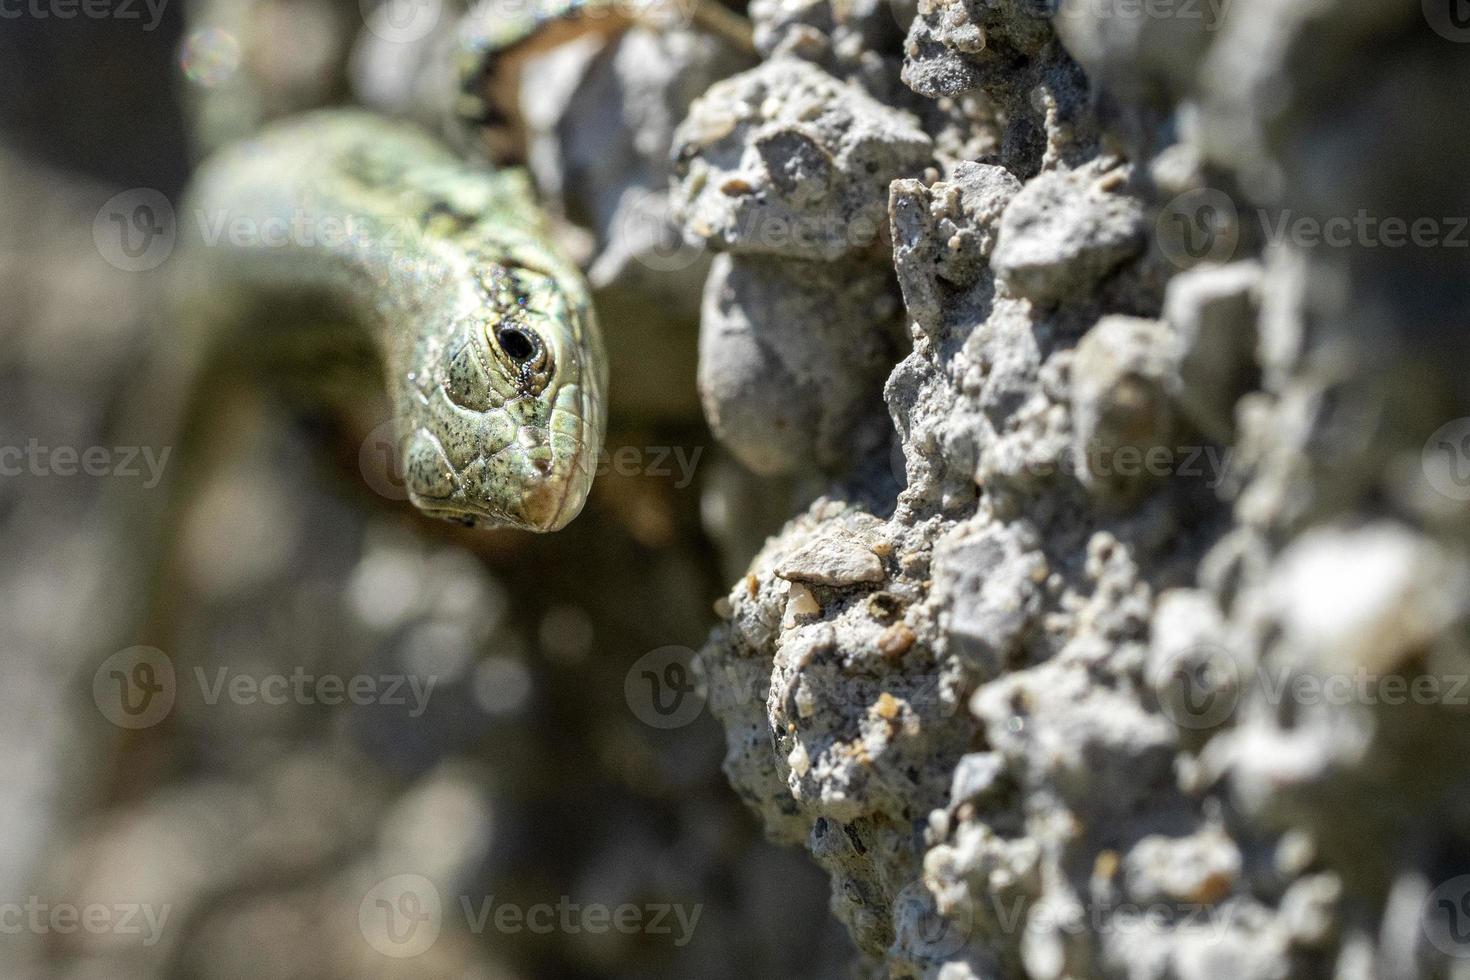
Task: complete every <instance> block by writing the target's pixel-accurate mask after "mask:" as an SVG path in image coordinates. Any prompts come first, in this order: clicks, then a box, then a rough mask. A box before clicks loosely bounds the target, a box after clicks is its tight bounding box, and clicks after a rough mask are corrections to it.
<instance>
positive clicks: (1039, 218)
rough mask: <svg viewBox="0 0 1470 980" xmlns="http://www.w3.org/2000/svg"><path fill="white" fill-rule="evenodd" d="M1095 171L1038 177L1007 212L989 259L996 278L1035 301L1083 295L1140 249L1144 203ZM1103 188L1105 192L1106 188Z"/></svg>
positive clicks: (1115, 179)
mask: <svg viewBox="0 0 1470 980" xmlns="http://www.w3.org/2000/svg"><path fill="white" fill-rule="evenodd" d="M1120 177H1121V175H1119V174H1112V175H1111V176H1109V175H1108V174H1107V172H1106V171H1103V170H1100V169H1099V168H1097V167H1087V168H1084V169H1082V170H1075V171H1053V172H1050V173H1044V174H1041V175H1040V176H1038V177H1037V178H1036V179H1034V180H1032V181H1031V182H1030V183H1028V184H1027V185H1026V186H1025V187H1024V188H1022V190H1021V192H1020V193H1019V194H1017V195H1016V196H1015V198H1014V199H1013V200H1012V201H1011V203H1010V205H1009V206H1008V207H1007V208H1006V211H1005V214H1004V215H1003V216H1002V217H1001V222H1000V240H999V241H998V242H997V244H996V246H995V252H994V254H993V255H992V256H991V260H990V261H991V264H992V265H993V266H994V267H995V271H996V273H997V274H998V275H999V277H1000V281H1001V282H1002V283H1004V284H1005V286H1006V288H1008V289H1009V290H1010V291H1011V292H1012V293H1014V294H1015V295H1017V296H1024V297H1025V298H1027V299H1030V300H1032V301H1033V302H1036V303H1042V304H1050V303H1056V302H1059V301H1061V300H1063V299H1064V298H1066V297H1068V296H1077V295H1083V294H1085V293H1086V292H1087V291H1088V290H1090V289H1092V288H1093V287H1095V286H1096V285H1097V284H1098V283H1099V282H1100V281H1101V280H1102V279H1103V277H1105V276H1106V275H1108V273H1110V272H1112V271H1113V270H1114V269H1116V268H1117V267H1118V266H1119V265H1121V264H1122V263H1123V262H1125V261H1127V260H1128V259H1129V258H1131V257H1133V256H1134V255H1137V254H1138V253H1139V252H1140V251H1141V250H1142V249H1143V245H1144V237H1143V230H1144V221H1143V205H1142V202H1140V201H1139V200H1138V199H1137V198H1135V197H1132V196H1130V195H1129V194H1127V193H1125V192H1123V191H1122V188H1121V187H1120V186H1116V185H1118V184H1120V183H1121V181H1120V180H1119V178H1120ZM1105 188H1108V189H1105Z"/></svg>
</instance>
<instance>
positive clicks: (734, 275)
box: [699, 255, 899, 474]
mask: <svg viewBox="0 0 1470 980" xmlns="http://www.w3.org/2000/svg"><path fill="white" fill-rule="evenodd" d="M894 292H895V290H894V289H893V286H892V281H891V278H890V277H889V275H888V274H887V273H885V272H883V271H882V270H874V269H869V268H867V267H865V266H860V265H859V266H854V265H851V264H848V263H832V264H829V263H818V262H792V261H788V260H783V259H769V258H762V257H758V256H746V255H721V256H719V257H718V258H717V259H716V260H715V263H714V267H713V268H712V270H711V272H710V278H709V282H708V283H707V284H706V286H705V298H704V317H703V322H702V324H701V326H700V344H699V346H700V360H699V391H700V397H701V398H702V399H703V402H704V410H705V418H706V419H707V420H708V421H709V424H710V428H711V429H713V430H714V432H715V435H716V436H717V437H718V438H719V439H720V440H721V441H722V442H723V443H724V444H725V446H726V447H727V448H729V449H730V450H731V451H732V452H734V453H735V455H736V456H737V457H738V458H739V459H740V461H741V462H742V463H744V464H745V465H746V466H748V467H750V468H751V469H753V470H755V471H756V472H758V473H765V474H776V473H799V472H803V471H805V470H807V469H809V468H811V467H812V466H813V464H815V465H816V466H817V467H820V468H824V469H834V468H837V467H840V466H841V465H844V464H846V463H848V462H850V461H851V460H853V459H855V458H857V457H858V456H859V455H861V453H862V452H863V451H864V449H872V448H873V447H875V446H877V445H879V444H880V443H881V442H882V441H883V440H884V438H885V434H884V432H883V431H882V429H883V422H884V420H883V417H882V415H883V403H882V398H881V395H880V390H881V388H882V384H883V375H884V372H885V371H886V370H887V367H888V365H890V364H891V363H892V361H893V357H894V351H895V350H896V348H897V346H898V339H897V338H898V337H899V327H898V321H897V319H896V316H897V313H898V309H899V303H898V298H897V297H896V296H895V295H894Z"/></svg>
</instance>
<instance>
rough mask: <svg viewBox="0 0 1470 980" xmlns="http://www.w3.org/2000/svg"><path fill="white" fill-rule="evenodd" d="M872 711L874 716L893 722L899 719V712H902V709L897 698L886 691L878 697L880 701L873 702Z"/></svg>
mask: <svg viewBox="0 0 1470 980" xmlns="http://www.w3.org/2000/svg"><path fill="white" fill-rule="evenodd" d="M872 710H873V714H875V715H877V716H878V717H879V718H882V719H883V720H884V721H892V720H893V719H895V718H897V717H898V715H899V712H900V711H902V708H901V706H900V705H899V703H898V699H897V698H895V697H894V696H893V695H892V694H889V693H888V692H887V691H884V692H883V693H882V694H880V695H878V700H877V701H875V702H873V709H872Z"/></svg>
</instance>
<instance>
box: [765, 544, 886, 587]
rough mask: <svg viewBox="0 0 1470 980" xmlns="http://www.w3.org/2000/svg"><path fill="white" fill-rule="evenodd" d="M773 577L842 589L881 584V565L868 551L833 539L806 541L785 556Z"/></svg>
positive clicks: (860, 546) (859, 546)
mask: <svg viewBox="0 0 1470 980" xmlns="http://www.w3.org/2000/svg"><path fill="white" fill-rule="evenodd" d="M776 574H777V575H779V576H781V577H782V578H783V579H786V580H787V581H789V582H811V583H813V584H815V585H827V586H844V585H859V584H862V583H865V582H882V581H883V580H884V578H885V577H886V576H885V575H884V573H883V563H882V562H881V561H879V560H878V556H877V555H875V554H873V552H872V551H870V550H869V549H868V548H866V547H864V546H863V545H861V544H859V543H858V542H856V541H853V540H852V539H850V538H847V537H843V536H837V535H833V536H830V537H825V538H817V539H815V540H812V541H809V542H807V543H806V544H804V545H802V546H801V547H799V548H797V549H796V550H795V551H793V552H792V553H791V554H789V555H787V556H786V558H785V560H783V561H782V562H781V564H780V565H778V566H777V567H776Z"/></svg>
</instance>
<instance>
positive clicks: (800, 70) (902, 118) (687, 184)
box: [674, 58, 933, 261]
mask: <svg viewBox="0 0 1470 980" xmlns="http://www.w3.org/2000/svg"><path fill="white" fill-rule="evenodd" d="M675 144H676V145H675V150H674V153H675V160H676V167H675V172H676V175H677V178H678V179H677V181H676V183H675V186H674V202H675V207H676V212H677V214H678V217H679V219H680V221H681V222H682V224H683V226H684V230H685V232H686V234H688V235H690V236H692V237H693V239H694V240H696V241H702V242H705V243H707V244H708V245H709V247H711V248H713V249H716V250H718V251H731V252H736V253H739V254H745V255H771V256H783V257H786V258H794V259H819V260H823V261H831V260H833V259H836V258H839V257H841V256H847V255H860V254H864V253H871V252H872V251H873V250H874V249H875V248H878V247H881V245H880V243H881V241H882V238H883V231H884V228H885V226H886V210H887V204H888V184H889V182H890V181H892V180H893V179H895V178H897V177H905V176H912V175H914V174H917V173H920V172H922V170H923V168H924V166H925V165H926V164H928V163H929V161H930V159H931V157H932V155H933V145H932V143H931V141H930V139H929V137H928V136H927V135H926V134H925V133H924V132H923V130H921V129H920V128H919V126H918V120H916V119H915V118H914V117H913V116H911V115H909V114H908V113H906V112H902V111H900V110H898V109H894V108H892V107H890V106H886V105H883V104H882V103H880V102H878V101H876V100H874V99H873V98H872V97H870V96H868V95H867V94H865V93H864V92H863V91H862V90H860V89H858V88H856V87H854V86H852V85H849V84H845V83H843V82H841V81H839V80H837V79H835V78H833V77H832V76H830V75H828V74H826V73H825V72H823V71H822V70H821V69H819V68H816V67H815V66H813V65H810V64H807V63H805V62H802V61H797V60H795V59H791V58H778V59H776V60H774V61H768V62H766V63H764V64H762V65H761V66H760V67H759V68H755V69H752V70H750V71H748V72H744V73H742V74H740V75H737V76H736V77H734V78H731V79H727V80H726V81H724V82H721V83H719V84H717V85H715V86H713V87H711V88H710V90H709V91H708V92H706V93H705V94H704V96H703V97H702V98H700V99H699V101H697V102H696V103H695V104H694V105H693V106H692V107H691V108H690V111H689V116H688V118H687V119H685V121H684V122H683V123H682V124H681V125H680V126H679V129H678V131H677V133H676V134H675Z"/></svg>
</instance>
